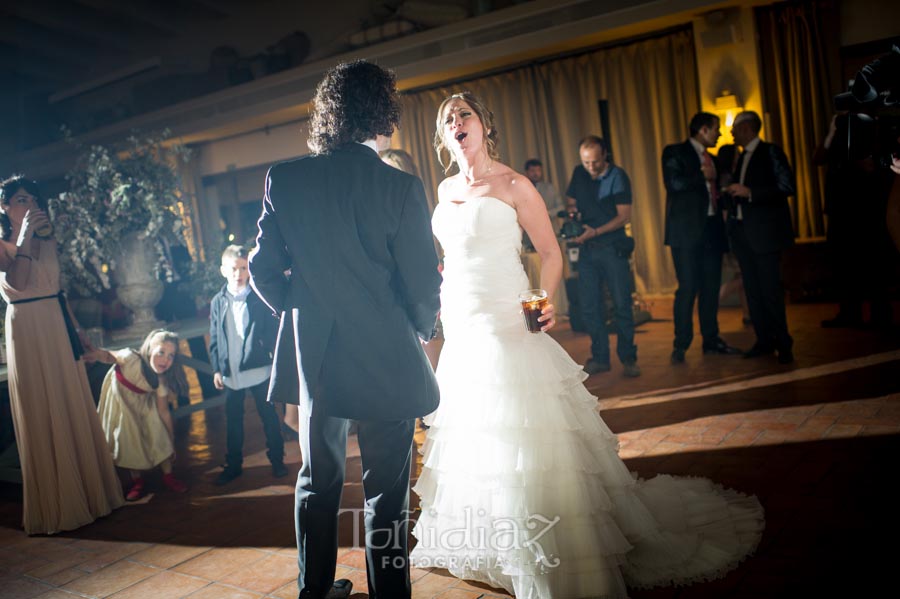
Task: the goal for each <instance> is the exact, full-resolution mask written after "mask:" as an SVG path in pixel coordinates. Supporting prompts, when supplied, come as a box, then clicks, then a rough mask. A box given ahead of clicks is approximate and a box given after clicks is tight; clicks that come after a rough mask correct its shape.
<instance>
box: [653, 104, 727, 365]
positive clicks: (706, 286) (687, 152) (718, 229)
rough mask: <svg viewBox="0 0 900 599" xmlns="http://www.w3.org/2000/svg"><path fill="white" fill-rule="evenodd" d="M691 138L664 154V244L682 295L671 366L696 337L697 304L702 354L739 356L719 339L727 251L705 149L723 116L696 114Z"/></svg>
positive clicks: (715, 180) (713, 170)
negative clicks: (720, 294)
mask: <svg viewBox="0 0 900 599" xmlns="http://www.w3.org/2000/svg"><path fill="white" fill-rule="evenodd" d="M689 128H690V135H691V136H690V138H688V140H687V141H684V142H682V143H677V144H672V145H670V146H666V148H665V149H664V150H663V155H662V171H663V181H664V182H665V185H666V239H665V243H666V245H668V246H669V247H670V248H671V250H672V262H673V263H674V264H675V276H676V277H677V278H678V290H677V291H676V292H675V305H674V307H673V316H674V320H675V343H674V349H673V350H672V358H671V359H672V363H673V364H682V363H684V353H685V352H686V351H687V349H688V347H690V345H691V341H692V340H693V338H694V322H693V321H694V300H695V299H696V300H697V304H698V305H697V312H698V313H699V316H700V332H701V333H702V334H703V353H704V354H739V353H741V352H740V351H739V350H737V349H735V348H733V347H730V346H729V345H728V344H727V343H725V341H723V340H722V339H721V338H720V337H719V322H718V312H719V287H720V286H721V284H722V254H724V253H725V252H726V251H728V241H727V240H726V238H725V222H724V221H723V219H722V205H721V202H719V193H718V174H717V173H716V166H715V164H714V163H713V158H712V156H710V154H709V152H707V148H714V147H715V146H716V141H718V139H719V117H717V116H716V115H714V114H711V113H709V112H698V113H697V114H695V115H694V116H693V118H692V119H691V123H690V126H689Z"/></svg>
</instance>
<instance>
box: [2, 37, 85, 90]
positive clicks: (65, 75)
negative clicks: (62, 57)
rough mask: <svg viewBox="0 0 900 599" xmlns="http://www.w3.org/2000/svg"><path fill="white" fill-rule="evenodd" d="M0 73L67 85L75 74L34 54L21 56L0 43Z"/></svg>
mask: <svg viewBox="0 0 900 599" xmlns="http://www.w3.org/2000/svg"><path fill="white" fill-rule="evenodd" d="M0 71H6V72H13V73H18V74H20V75H22V76H24V77H28V78H30V79H37V80H40V81H46V82H48V83H54V84H60V83H62V84H68V83H70V82H71V81H73V80H74V78H75V76H76V73H77V72H76V71H74V70H73V69H72V68H70V67H67V66H65V65H63V64H61V63H60V62H59V61H56V60H53V59H51V58H47V57H46V56H41V55H40V54H35V53H29V54H23V53H22V52H20V51H19V50H18V49H17V48H15V47H12V46H9V45H7V44H5V43H0Z"/></svg>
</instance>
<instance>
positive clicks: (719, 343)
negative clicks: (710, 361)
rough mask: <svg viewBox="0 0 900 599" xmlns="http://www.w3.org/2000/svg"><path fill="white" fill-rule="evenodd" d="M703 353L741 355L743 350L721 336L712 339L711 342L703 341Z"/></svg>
mask: <svg viewBox="0 0 900 599" xmlns="http://www.w3.org/2000/svg"><path fill="white" fill-rule="evenodd" d="M703 353H704V354H722V355H727V356H739V355H741V354H742V353H744V352H742V351H741V350H739V349H738V348H736V347H731V346H730V345H728V344H727V343H725V341H724V340H723V339H721V338H718V337H717V338H716V339H715V340H714V341H710V342H709V343H706V342H704V343H703Z"/></svg>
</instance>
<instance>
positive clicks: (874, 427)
mask: <svg viewBox="0 0 900 599" xmlns="http://www.w3.org/2000/svg"><path fill="white" fill-rule="evenodd" d="M898 433H900V425H898V424H867V425H865V426H863V428H862V431H861V432H860V433H859V434H860V435H866V436H870V435H896V434H898Z"/></svg>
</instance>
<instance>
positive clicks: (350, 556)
mask: <svg viewBox="0 0 900 599" xmlns="http://www.w3.org/2000/svg"><path fill="white" fill-rule="evenodd" d="M337 563H338V564H339V565H341V566H347V567H348V568H357V569H359V570H365V569H366V552H365V551H363V550H362V549H352V550H350V551H348V552H346V553H345V554H343V555H341V556H340V557H338V562H337Z"/></svg>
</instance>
